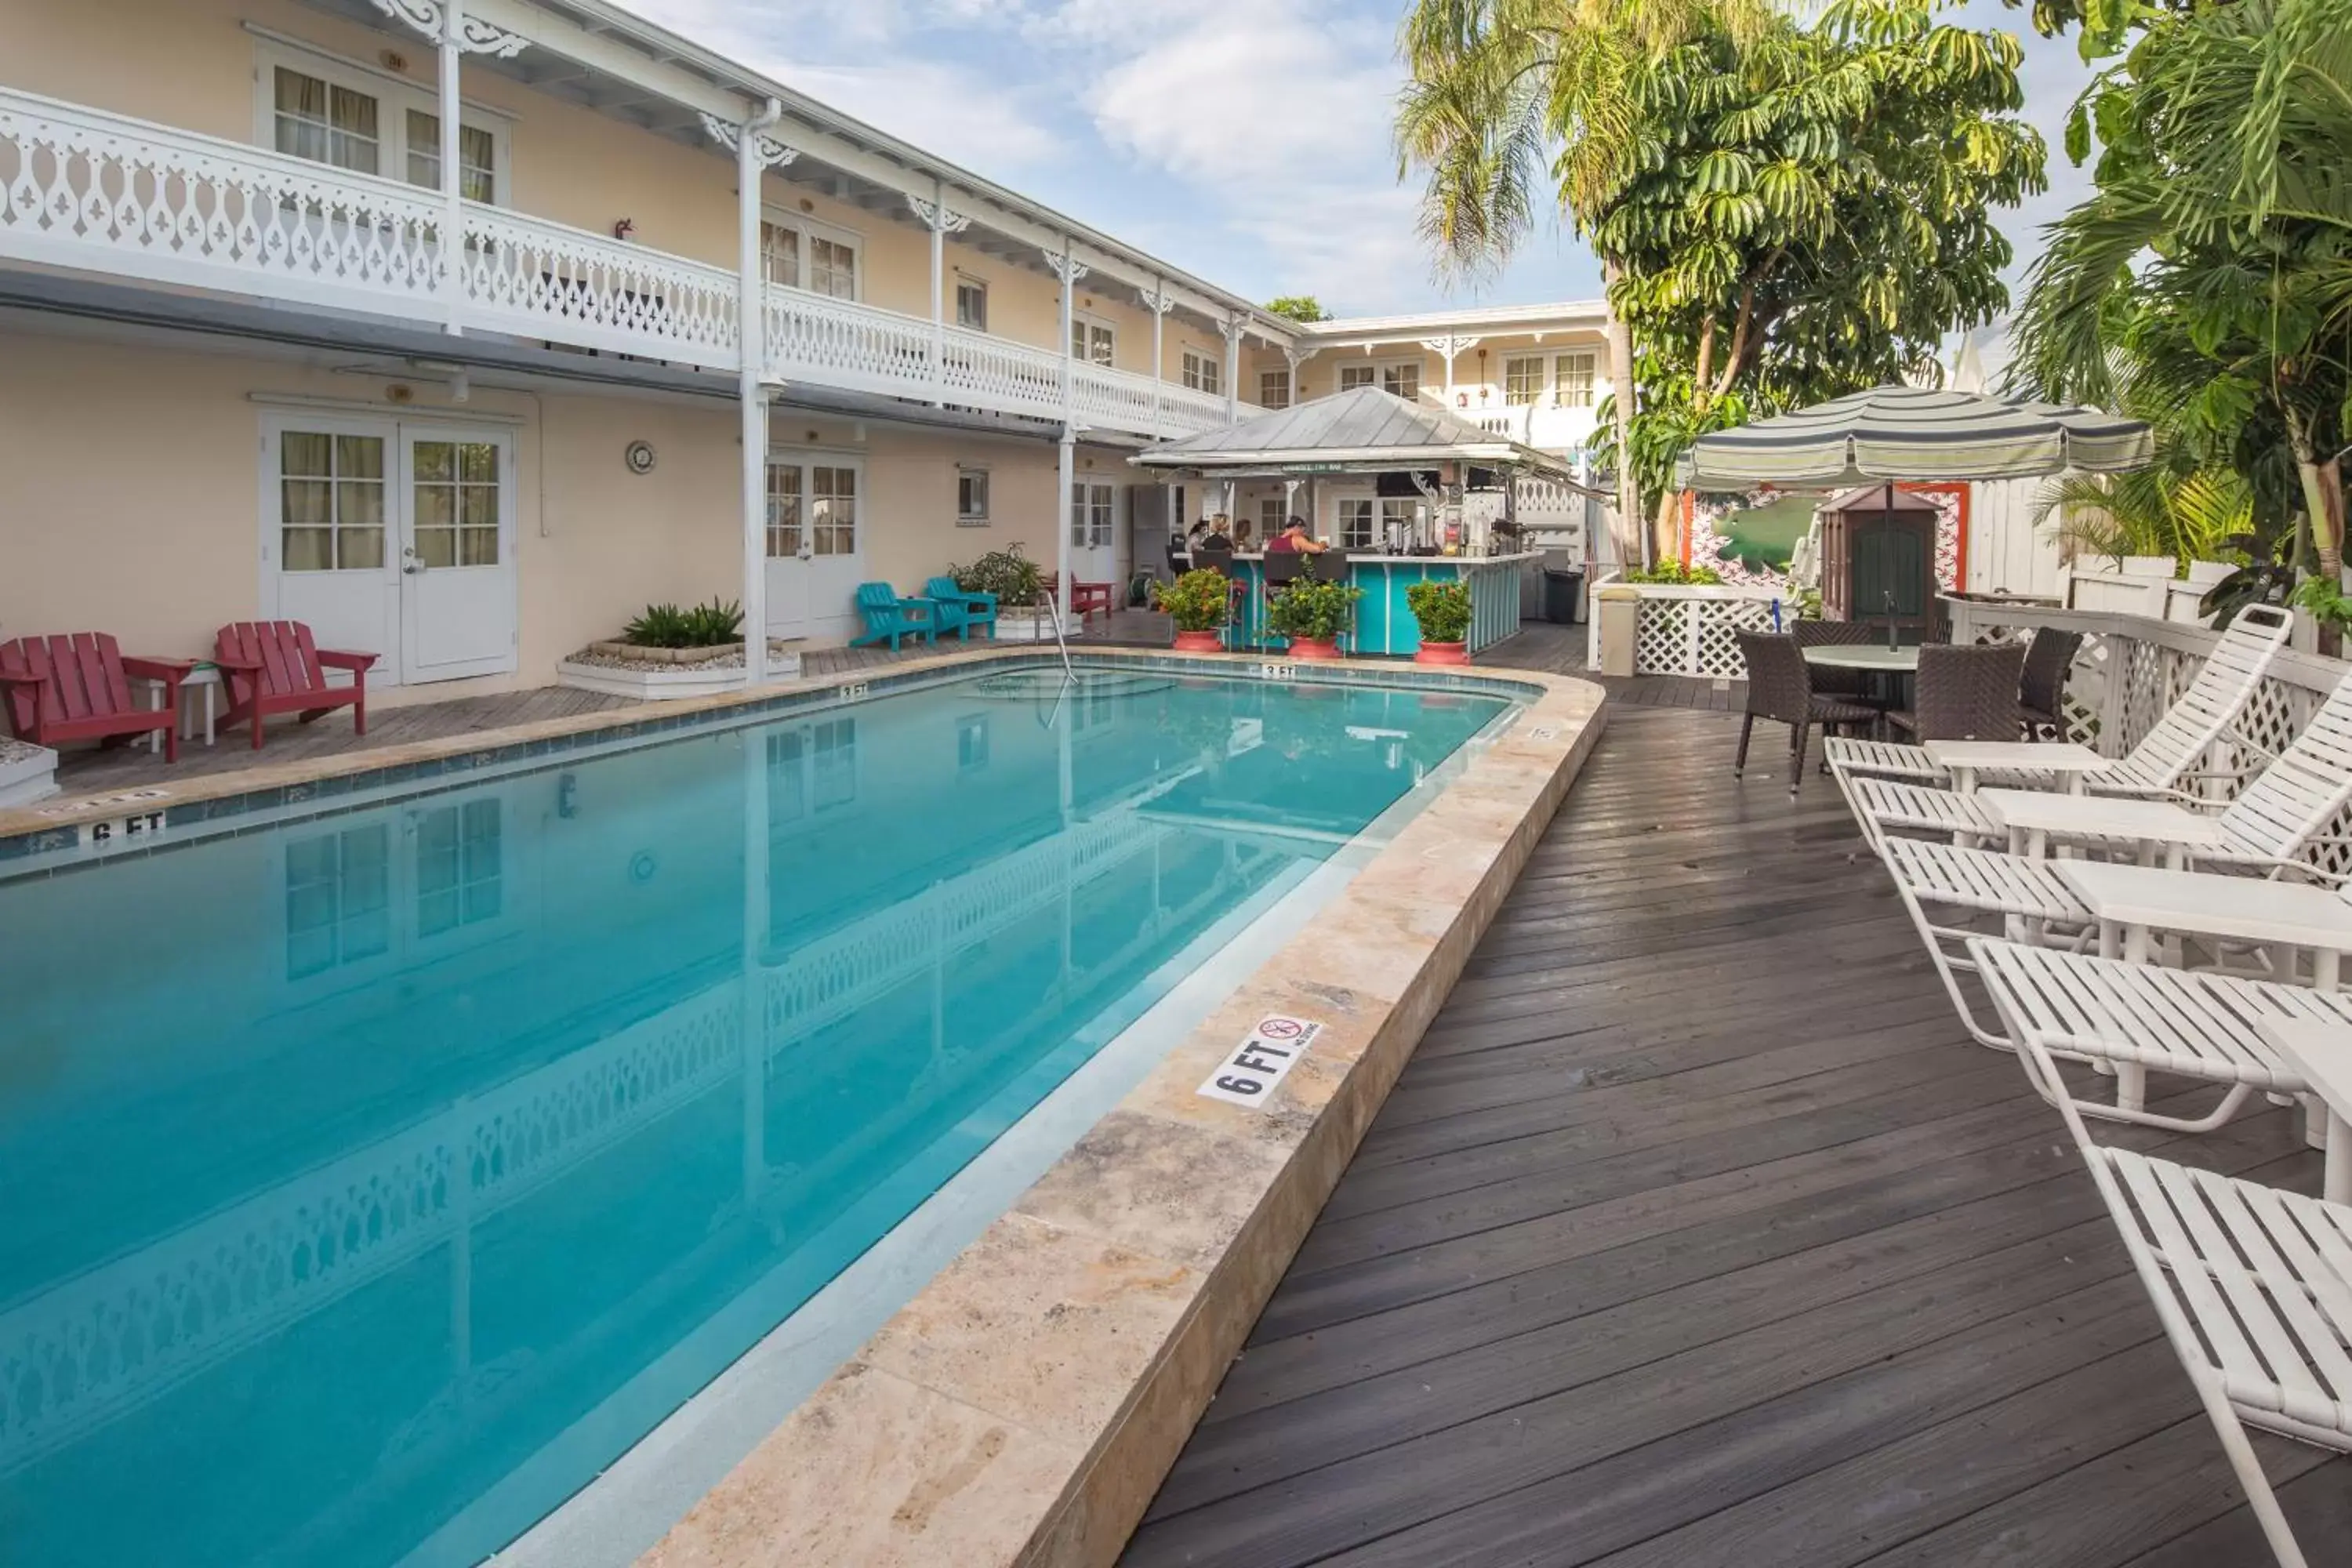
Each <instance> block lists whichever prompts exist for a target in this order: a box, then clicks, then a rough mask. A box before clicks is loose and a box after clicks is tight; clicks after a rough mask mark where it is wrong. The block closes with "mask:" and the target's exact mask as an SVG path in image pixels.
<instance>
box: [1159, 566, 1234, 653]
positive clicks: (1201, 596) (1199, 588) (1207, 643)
mask: <svg viewBox="0 0 2352 1568" xmlns="http://www.w3.org/2000/svg"><path fill="white" fill-rule="evenodd" d="M1151 602H1152V604H1153V605H1155V606H1156V607H1157V608H1158V609H1159V610H1160V614H1162V615H1164V616H1167V617H1168V618H1169V619H1171V620H1172V621H1174V622H1175V623H1176V651H1177V652H1178V653H1215V652H1217V651H1219V650H1220V649H1221V648H1223V647H1224V639H1223V637H1222V636H1220V635H1219V634H1220V633H1221V632H1222V630H1223V626H1224V624H1225V621H1226V618H1227V617H1228V616H1230V615H1231V614H1232V613H1233V589H1232V586H1231V585H1230V584H1227V583H1226V581H1225V579H1224V578H1223V577H1222V576H1220V575H1218V574H1216V573H1214V572H1210V571H1206V570H1203V571H1199V572H1187V573H1185V574H1183V575H1182V576H1181V577H1179V578H1177V579H1176V581H1174V582H1173V583H1161V584H1156V585H1155V586H1154V587H1153V588H1152V590H1151Z"/></svg>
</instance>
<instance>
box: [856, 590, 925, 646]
mask: <svg viewBox="0 0 2352 1568" xmlns="http://www.w3.org/2000/svg"><path fill="white" fill-rule="evenodd" d="M935 608H936V606H934V605H932V604H931V602H930V601H929V599H902V598H900V597H898V590H897V589H896V588H893V587H892V586H890V584H887V583H860V584H857V613H858V614H859V615H861V616H865V617H866V635H865V636H864V637H852V638H850V639H849V646H850V647H865V646H866V644H867V643H874V642H880V641H882V640H883V639H885V638H886V637H887V639H889V643H890V651H891V652H892V653H896V652H898V639H899V638H900V637H920V638H922V639H923V640H924V641H925V642H927V643H928V642H937V641H938V640H939V635H940V623H939V621H938V619H937V617H936V616H934V615H933V610H934V609H935Z"/></svg>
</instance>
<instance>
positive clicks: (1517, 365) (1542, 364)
mask: <svg viewBox="0 0 2352 1568" xmlns="http://www.w3.org/2000/svg"><path fill="white" fill-rule="evenodd" d="M1552 359H1553V356H1552V355H1550V354H1547V353H1527V354H1506V355H1504V356H1503V406H1504V407H1506V408H1540V407H1542V406H1543V405H1544V404H1545V402H1546V401H1547V399H1548V397H1549V395H1550V392H1551V385H1552V384H1551V365H1552ZM1522 372H1531V373H1532V374H1533V376H1534V378H1535V380H1534V384H1532V385H1522V384H1520V383H1521V382H1523V381H1524V380H1525V377H1524V376H1523V375H1522V374H1521V373H1522Z"/></svg>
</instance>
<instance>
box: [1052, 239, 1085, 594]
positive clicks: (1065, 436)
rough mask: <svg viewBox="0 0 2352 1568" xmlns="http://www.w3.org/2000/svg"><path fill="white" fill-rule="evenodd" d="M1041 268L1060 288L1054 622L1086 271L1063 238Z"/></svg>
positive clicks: (1065, 567)
mask: <svg viewBox="0 0 2352 1568" xmlns="http://www.w3.org/2000/svg"><path fill="white" fill-rule="evenodd" d="M1045 268H1046V270H1048V271H1050V272H1052V273H1053V275H1054V276H1055V278H1057V279H1060V280H1061V284H1062V440H1061V454H1062V455H1061V462H1060V464H1059V467H1058V471H1059V473H1060V476H1061V483H1060V486H1059V489H1060V491H1061V493H1060V495H1059V496H1058V497H1057V498H1056V499H1055V503H1054V517H1055V528H1054V572H1055V577H1054V582H1055V605H1054V614H1055V618H1057V619H1058V618H1060V617H1061V616H1064V615H1065V614H1066V612H1067V611H1068V609H1069V607H1070V526H1071V521H1072V514H1071V510H1070V490H1071V488H1072V487H1073V486H1075V485H1076V483H1077V482H1078V457H1077V444H1078V381H1077V363H1076V360H1075V359H1073V358H1072V357H1071V354H1070V328H1071V325H1072V322H1073V319H1074V317H1075V315H1076V310H1077V291H1078V279H1081V278H1084V277H1085V276H1086V275H1087V267H1086V263H1084V262H1082V261H1080V260H1078V259H1077V258H1076V257H1074V256H1072V255H1071V254H1070V240H1069V237H1068V236H1067V235H1065V236H1063V237H1062V248H1061V250H1060V251H1059V252H1055V251H1051V250H1049V251H1047V252H1045Z"/></svg>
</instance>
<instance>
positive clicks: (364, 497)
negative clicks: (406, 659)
mask: <svg viewBox="0 0 2352 1568" xmlns="http://www.w3.org/2000/svg"><path fill="white" fill-rule="evenodd" d="M399 443H400V430H399V427H398V426H395V425H394V424H393V423H392V422H391V421H390V420H370V419H344V418H337V417H333V416H309V415H304V416H282V417H272V418H270V419H268V420H267V421H266V422H265V423H264V425H263V428H262V443H261V446H262V458H261V473H262V485H261V489H262V500H261V519H262V526H261V614H262V616H263V618H264V619H270V620H280V619H282V620H290V621H301V622H303V623H305V624H307V625H308V626H310V632H311V635H312V636H313V637H315V638H317V639H318V643H319V646H320V647H340V648H352V649H354V650H357V651H359V652H362V653H373V654H376V655H379V656H380V657H379V658H378V660H377V662H376V666H375V668H373V669H372V670H370V671H369V672H368V681H369V684H371V685H374V686H391V685H394V684H396V683H397V682H398V681H399V679H400V657H399V656H400V619H401V617H400V571H399V568H398V567H397V566H396V565H395V564H394V561H395V558H396V556H397V554H398V546H397V545H396V544H394V542H393V541H394V535H395V533H396V531H397V527H396V522H395V513H397V511H398V510H399V500H398V489H399V481H398V479H397V469H398V467H399V458H398V450H399Z"/></svg>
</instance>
